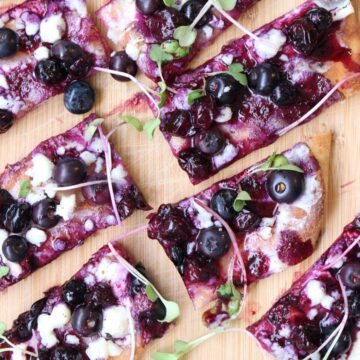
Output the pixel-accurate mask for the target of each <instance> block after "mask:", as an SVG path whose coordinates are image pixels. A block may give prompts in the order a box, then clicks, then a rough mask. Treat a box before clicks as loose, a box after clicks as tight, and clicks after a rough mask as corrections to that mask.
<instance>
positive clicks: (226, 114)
mask: <svg viewBox="0 0 360 360" xmlns="http://www.w3.org/2000/svg"><path fill="white" fill-rule="evenodd" d="M232 115H233V114H232V110H231V108H230V107H228V106H226V107H223V108H221V109H220V114H219V115H218V116H217V117H216V118H215V122H217V123H224V122H227V121H229V120H231V118H232Z"/></svg>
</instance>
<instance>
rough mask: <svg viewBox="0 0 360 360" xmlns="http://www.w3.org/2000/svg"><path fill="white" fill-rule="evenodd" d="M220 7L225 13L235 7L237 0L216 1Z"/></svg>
mask: <svg viewBox="0 0 360 360" xmlns="http://www.w3.org/2000/svg"><path fill="white" fill-rule="evenodd" d="M217 1H218V2H219V4H220V6H221V8H222V9H223V10H225V11H231V10H233V9H234V8H235V6H236V1H237V0H217Z"/></svg>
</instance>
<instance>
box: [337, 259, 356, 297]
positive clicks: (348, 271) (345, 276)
mask: <svg viewBox="0 0 360 360" xmlns="http://www.w3.org/2000/svg"><path fill="white" fill-rule="evenodd" d="M339 276H340V279H341V280H342V281H343V283H344V285H345V286H346V287H348V288H349V289H352V290H355V289H360V263H359V262H350V263H347V264H345V265H344V266H343V267H342V268H341V270H340V274H339Z"/></svg>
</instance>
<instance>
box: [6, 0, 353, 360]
mask: <svg viewBox="0 0 360 360" xmlns="http://www.w3.org/2000/svg"><path fill="white" fill-rule="evenodd" d="M16 2H20V1H16ZM88 2H89V6H90V8H91V11H92V12H93V11H94V10H95V9H97V8H98V7H100V6H101V5H102V4H103V3H104V2H105V0H91V1H88ZM301 2H302V1H301V0H262V1H260V2H259V3H258V4H257V6H255V7H253V8H252V9H251V10H250V11H249V12H248V13H247V14H245V15H244V16H243V17H242V19H241V21H242V23H243V24H244V25H245V26H247V27H248V28H249V29H256V28H258V27H259V26H261V25H263V24H264V23H266V22H269V21H271V20H272V19H274V18H275V17H277V16H280V15H282V14H283V13H285V12H287V11H289V10H291V9H292V8H294V7H295V6H297V5H299V4H300V3H301ZM353 2H354V5H355V7H356V8H357V14H358V18H360V16H359V14H360V0H353ZM13 3H14V1H11V0H2V1H1V5H0V6H2V5H4V6H6V5H10V4H13ZM241 35H242V34H241V33H240V31H239V30H237V29H236V28H234V27H232V28H231V29H228V31H227V32H226V33H224V34H223V35H222V36H221V37H220V38H218V40H217V41H216V43H215V44H213V45H212V46H211V47H209V48H207V49H205V50H204V51H203V52H202V53H201V55H199V56H198V57H197V59H196V60H195V61H194V65H197V64H201V63H202V62H203V61H204V60H205V59H208V58H209V57H211V56H213V55H215V54H216V53H217V52H218V51H219V50H220V48H221V46H222V45H223V44H225V43H226V42H227V41H228V40H230V39H232V38H235V37H239V36H241ZM140 79H142V77H140ZM91 83H92V84H93V85H94V87H95V88H96V90H97V102H96V106H95V109H94V110H95V111H96V112H98V113H99V114H100V115H104V114H106V113H108V112H110V111H112V110H113V109H115V108H117V107H118V106H119V105H120V104H121V103H122V102H123V101H124V100H126V99H128V98H129V97H130V96H131V94H134V93H135V92H136V90H137V89H136V88H135V86H134V85H133V84H124V83H118V82H116V81H114V80H112V79H111V78H110V77H109V76H107V75H106V74H97V75H96V76H95V77H93V78H92V79H91ZM359 113H360V94H358V95H356V96H354V97H353V98H352V99H350V100H348V101H345V102H342V103H339V104H337V105H335V106H334V107H332V108H331V109H330V110H328V111H326V112H325V113H323V114H322V115H321V116H320V117H318V118H317V119H315V120H314V121H312V122H311V123H309V124H306V125H305V126H302V127H300V128H297V129H296V130H295V131H293V132H291V133H289V134H287V135H286V136H285V137H283V138H282V139H280V140H279V141H277V142H276V143H275V144H274V145H272V146H269V147H267V148H265V149H262V150H259V151H256V152H255V153H253V154H251V155H250V156H248V157H246V158H245V159H243V160H240V161H238V162H236V163H235V164H233V165H232V166H230V167H229V168H227V169H225V170H223V171H222V172H220V174H218V175H216V176H215V177H213V178H212V179H210V180H208V181H206V182H204V183H202V184H200V185H198V186H196V187H194V186H192V185H191V184H190V182H189V180H188V178H187V176H186V175H185V173H184V172H183V171H181V170H180V169H179V167H178V165H177V161H176V160H175V159H174V158H173V157H172V155H171V153H170V150H169V148H168V146H167V144H166V142H165V141H164V139H163V138H162V136H161V134H160V132H158V133H157V134H156V136H155V139H154V140H153V141H152V142H149V141H147V140H146V139H145V136H144V135H140V134H137V133H136V132H135V131H134V130H132V129H130V128H129V127H128V128H127V127H123V128H121V131H119V132H118V133H117V134H116V135H115V136H114V139H113V140H114V142H115V144H116V147H117V149H118V150H119V151H120V153H121V155H122V157H123V159H124V161H125V163H126V164H127V166H128V168H129V170H130V173H131V175H132V176H133V178H134V180H135V181H136V183H137V184H138V185H139V187H140V188H141V189H142V191H143V192H144V194H145V196H146V198H147V200H148V201H149V203H150V204H151V205H152V206H153V207H154V208H157V207H158V206H159V205H160V204H161V203H163V202H174V201H177V200H179V199H181V198H183V197H185V196H189V195H192V194H194V193H195V192H197V191H200V190H202V189H204V188H205V187H207V186H209V185H211V184H212V183H213V182H214V181H218V180H221V179H223V178H226V177H229V176H231V175H234V174H236V173H237V172H239V171H240V170H241V169H243V168H245V167H247V166H249V165H251V164H252V163H254V162H256V161H259V160H260V159H263V158H265V157H267V156H268V155H269V154H271V153H272V152H273V151H274V150H277V151H281V150H284V149H286V148H288V147H291V146H292V145H294V144H295V143H296V142H298V141H302V140H306V139H307V138H309V137H311V136H312V135H313V134H316V133H319V132H324V131H332V132H333V134H334V141H333V149H332V156H331V171H330V179H329V193H328V199H327V206H326V214H325V227H324V231H323V234H322V236H321V239H320V244H319V246H318V248H317V249H316V251H315V253H314V254H313V256H312V257H311V258H309V259H308V260H306V261H304V262H303V263H302V264H300V265H298V266H294V267H292V268H291V269H288V270H287V271H285V272H283V273H282V274H278V275H274V276H272V277H271V278H269V279H267V280H264V281H261V283H259V284H255V285H254V286H252V287H251V288H250V296H249V298H248V304H247V307H246V309H245V312H244V313H243V316H242V321H238V322H237V323H236V324H235V325H236V326H241V327H245V326H246V325H247V324H249V323H252V322H254V321H255V320H257V319H258V318H259V317H260V316H261V315H262V314H263V313H264V312H265V311H266V310H267V309H268V308H269V306H270V305H271V304H272V303H273V302H274V300H275V299H277V298H278V297H279V296H280V295H281V293H282V292H283V291H284V290H285V289H287V288H288V287H289V286H290V285H291V283H292V281H293V279H294V278H296V277H298V276H299V274H301V273H302V272H303V271H305V270H306V269H307V268H308V267H309V266H310V265H311V264H312V263H313V262H314V261H315V260H316V259H317V258H318V256H319V255H320V254H321V253H322V252H323V251H324V250H325V249H326V248H327V247H328V246H329V245H330V244H331V243H332V242H333V241H334V240H335V238H336V237H337V236H338V235H339V234H340V232H341V230H342V228H343V226H344V225H345V224H347V223H348V222H349V221H351V220H352V218H353V217H354V215H355V214H356V213H357V212H359V211H360V171H359V167H360V166H359V159H360V141H359V137H360V119H359ZM81 119H82V118H81V117H78V116H73V115H71V114H70V113H68V112H67V111H66V110H65V108H64V106H63V97H62V96H61V95H60V96H58V97H56V98H53V99H51V100H50V101H48V102H47V103H46V104H44V105H42V106H41V107H40V108H38V109H37V110H36V111H34V112H32V113H31V114H29V115H28V116H26V117H25V118H23V119H21V120H20V121H19V122H18V123H17V124H16V125H15V126H14V127H13V128H12V130H11V131H9V132H8V133H7V134H5V135H2V136H1V139H0V169H1V170H0V171H2V170H3V168H4V167H5V165H6V164H7V163H13V162H16V161H17V160H19V159H21V158H22V157H23V156H25V155H26V154H28V153H29V152H30V150H32V149H33V148H34V146H36V145H37V144H38V143H39V142H40V141H42V140H44V139H47V138H48V137H50V136H52V135H55V134H58V133H61V132H63V131H65V130H67V129H69V128H70V127H72V126H74V125H75V124H76V123H78V122H79V121H80V120H81ZM117 121H118V119H117V116H116V115H114V116H112V117H111V118H110V120H108V121H107V123H108V126H109V127H110V126H111V125H114V124H116V123H117ZM146 215H147V214H145V213H141V212H138V213H136V214H135V215H133V216H132V217H131V218H130V219H128V220H127V221H125V223H124V226H123V229H122V230H121V231H119V230H118V229H117V228H112V229H108V230H105V231H100V232H99V233H98V234H97V235H96V236H93V237H92V238H90V239H88V240H87V242H86V243H85V245H83V246H82V247H79V248H77V249H74V250H73V251H71V252H69V253H67V254H65V255H63V256H62V257H61V258H59V259H57V260H56V261H55V262H53V263H52V264H50V265H49V266H47V267H45V268H43V269H41V270H40V271H38V272H37V273H35V274H33V275H32V276H30V277H29V278H27V279H26V280H25V281H22V282H20V283H18V284H17V285H15V286H13V287H11V288H10V289H8V291H6V292H4V293H2V294H0V320H2V321H4V322H5V323H6V324H7V325H8V326H10V325H11V323H12V320H13V319H14V318H16V317H17V315H18V314H20V313H21V312H23V311H25V310H28V309H29V307H30V306H31V304H32V303H33V302H34V301H36V300H37V299H39V298H40V297H41V296H42V293H43V291H45V290H47V289H48V288H50V287H52V286H54V285H57V284H61V283H63V282H64V281H66V280H67V279H68V278H69V277H70V276H71V275H72V274H73V273H75V272H76V271H77V270H78V269H79V268H80V267H81V265H82V264H83V263H84V262H86V261H87V259H88V258H89V257H90V255H91V254H92V253H94V252H95V251H96V250H97V249H99V248H100V247H101V246H102V245H103V244H106V243H107V241H109V240H110V239H112V238H114V237H115V236H118V235H120V234H121V233H125V232H127V231H129V230H130V229H133V228H135V227H138V226H140V225H144V224H145V222H146ZM123 243H124V245H125V247H126V248H127V250H128V251H129V252H130V254H131V255H132V256H133V258H134V259H136V260H137V261H142V262H143V263H144V264H145V266H146V267H147V269H148V274H149V275H150V276H151V278H152V279H153V281H154V282H155V283H156V285H157V286H158V288H159V289H161V291H162V293H163V294H164V295H166V296H167V297H168V298H171V299H174V300H176V301H178V302H179V304H180V306H181V309H182V314H181V318H180V319H179V320H178V321H177V324H176V326H174V327H173V328H172V329H171V330H170V331H169V333H168V334H167V335H166V336H165V337H164V339H162V340H158V341H155V342H154V343H153V344H152V345H151V346H150V347H149V348H148V349H147V351H146V352H145V353H144V355H143V357H142V359H149V358H150V353H151V352H153V351H156V350H161V351H170V350H172V344H173V342H174V340H176V339H183V340H192V339H194V338H195V337H198V336H200V335H203V334H205V333H206V331H207V330H206V329H205V328H204V327H203V325H202V323H201V314H200V313H196V312H195V311H194V309H193V307H192V304H191V302H190V300H189V298H188V296H187V293H186V291H185V287H184V285H183V283H182V281H181V279H180V276H179V275H178V273H177V271H176V269H175V268H174V267H173V265H172V263H171V262H170V261H169V260H168V259H167V257H166V256H165V253H164V252H163V250H162V248H161V247H160V245H159V244H158V243H157V242H155V241H152V240H149V239H148V238H147V237H146V234H145V233H144V234H139V235H136V236H133V237H130V238H127V239H126V240H124V241H123ZM261 356H262V355H261V353H260V351H259V350H258V349H257V347H256V345H255V344H254V342H253V341H252V340H251V339H250V338H249V337H246V336H245V335H241V334H226V335H219V336H218V337H216V338H214V339H212V340H211V341H209V342H208V343H207V344H206V345H203V346H201V347H199V348H198V349H197V350H196V351H194V352H193V353H192V354H191V355H189V357H188V358H189V359H196V360H219V359H224V360H233V359H244V360H259V359H261V358H262V357H261ZM268 358H269V359H270V357H268Z"/></svg>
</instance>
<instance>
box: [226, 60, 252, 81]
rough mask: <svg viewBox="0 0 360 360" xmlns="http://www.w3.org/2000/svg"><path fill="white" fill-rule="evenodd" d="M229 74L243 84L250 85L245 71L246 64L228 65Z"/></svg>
mask: <svg viewBox="0 0 360 360" xmlns="http://www.w3.org/2000/svg"><path fill="white" fill-rule="evenodd" d="M227 72H228V74H230V75H231V76H232V77H233V78H234V79H235V80H237V81H238V82H239V83H240V84H241V85H242V86H247V85H248V79H247V76H246V74H245V73H244V66H243V65H242V64H231V65H229V67H228V71H227Z"/></svg>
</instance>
